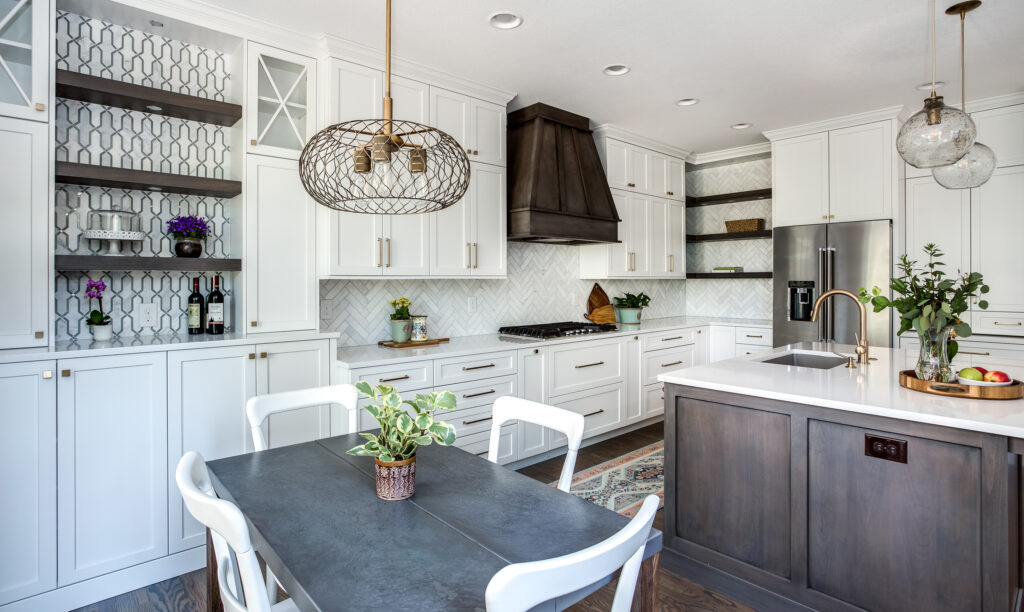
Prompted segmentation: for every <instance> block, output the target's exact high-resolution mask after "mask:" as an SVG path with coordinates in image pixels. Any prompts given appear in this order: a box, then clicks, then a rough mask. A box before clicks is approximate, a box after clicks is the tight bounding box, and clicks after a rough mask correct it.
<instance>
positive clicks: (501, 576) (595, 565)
mask: <svg viewBox="0 0 1024 612" xmlns="http://www.w3.org/2000/svg"><path fill="white" fill-rule="evenodd" d="M659 505H661V502H660V500H659V499H658V497H657V496H656V495H649V496H648V497H647V499H645V500H644V503H643V505H642V506H641V507H640V511H639V512H637V514H636V516H635V517H633V520H631V521H630V522H629V524H628V525H626V526H625V527H623V528H622V529H621V530H620V531H619V532H618V533H616V534H615V535H613V536H612V537H610V538H608V539H607V540H604V541H603V542H598V543H597V544H594V545H593V546H591V547H589V548H585V549H583V550H581V551H578V552H574V553H569V554H568V555H563V556H561V557H555V558H553V559H544V560H541V561H530V562H528V563H513V564H512V565H507V566H505V567H504V568H502V569H501V570H499V571H498V573H497V574H495V575H494V577H493V578H491V582H490V583H489V584H488V585H487V591H486V595H485V597H486V600H487V612H522V611H525V610H529V609H530V608H533V607H534V606H536V605H538V604H541V603H544V602H546V601H549V600H551V599H555V598H556V597H560V596H562V595H567V594H569V593H573V592H575V591H578V590H580V589H582V588H584V587H586V586H588V585H591V584H594V583H595V582H597V581H598V580H601V579H602V578H604V577H606V576H609V575H611V574H612V573H613V572H614V571H615V570H617V569H619V568H620V567H621V568H622V571H621V572H620V573H619V582H618V586H617V587H616V588H615V599H614V600H613V601H612V612H627V611H628V610H629V609H630V605H631V604H632V602H633V592H634V591H635V590H636V580H637V576H639V574H640V564H641V563H642V562H643V557H644V548H645V546H646V544H647V537H648V536H649V535H650V533H651V524H652V523H653V522H654V515H655V513H657V512H658V506H659Z"/></svg>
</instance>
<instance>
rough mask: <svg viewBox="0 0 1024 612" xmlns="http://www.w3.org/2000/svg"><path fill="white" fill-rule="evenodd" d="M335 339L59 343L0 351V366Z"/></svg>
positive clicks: (230, 336) (229, 336)
mask: <svg viewBox="0 0 1024 612" xmlns="http://www.w3.org/2000/svg"><path fill="white" fill-rule="evenodd" d="M331 338H335V339H336V338H338V332H322V331H313V330H309V331H294V332H273V333H266V334H250V335H248V336H247V335H244V334H239V333H236V332H232V333H226V334H223V335H220V336H211V335H207V334H203V335H200V336H188V335H180V336H179V335H171V334H166V335H164V334H158V335H154V336H132V337H130V338H127V339H125V340H113V341H111V342H92V341H91V340H90V341H87V342H81V343H70V342H67V341H62V342H58V343H57V346H56V347H55V350H53V351H50V350H48V349H46V348H39V349H11V350H6V351H0V363H16V362H25V361H44V360H48V359H73V358H76V357H100V356H104V355H127V354H132V353H156V352H161V351H180V350H188V349H199V348H205V349H213V348H222V347H229V346H243V345H252V344H267V343H273V342H299V341H302V340H329V339H331Z"/></svg>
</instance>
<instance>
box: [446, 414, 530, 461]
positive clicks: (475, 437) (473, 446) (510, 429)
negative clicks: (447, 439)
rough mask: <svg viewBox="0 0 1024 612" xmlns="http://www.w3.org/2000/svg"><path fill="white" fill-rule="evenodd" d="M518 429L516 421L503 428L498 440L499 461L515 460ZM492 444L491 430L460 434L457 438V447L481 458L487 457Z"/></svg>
mask: <svg viewBox="0 0 1024 612" xmlns="http://www.w3.org/2000/svg"><path fill="white" fill-rule="evenodd" d="M518 435H519V434H518V431H517V429H516V425H515V423H513V424H511V425H506V426H504V427H502V428H501V439H500V441H499V442H498V463H500V464H505V463H510V462H512V461H515V460H516V459H517V457H516V445H517V442H518V441H517V439H516V438H517V437H518ZM490 444H491V432H490V431H483V432H480V433H475V434H470V435H467V436H459V437H458V438H456V439H455V447H456V448H461V449H462V450H464V451H466V452H467V453H473V454H474V455H476V456H477V457H480V458H481V459H486V458H487V450H488V448H489V447H490Z"/></svg>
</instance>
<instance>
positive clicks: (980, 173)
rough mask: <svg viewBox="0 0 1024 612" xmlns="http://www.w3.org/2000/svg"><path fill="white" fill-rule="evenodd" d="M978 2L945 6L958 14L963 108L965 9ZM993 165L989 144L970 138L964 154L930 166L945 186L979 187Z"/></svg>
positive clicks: (964, 106) (964, 105)
mask: <svg viewBox="0 0 1024 612" xmlns="http://www.w3.org/2000/svg"><path fill="white" fill-rule="evenodd" d="M979 6H981V2H980V0H968V1H967V2H960V3H958V4H954V5H953V6H951V7H949V8H948V9H946V14H947V15H960V104H961V108H962V109H963V111H964V112H965V113H966V112H967V86H966V76H967V71H966V69H965V68H964V18H965V17H966V15H967V13H969V12H970V11H973V10H974V9H976V8H978V7H979ZM995 169H996V154H995V153H994V152H993V151H992V149H990V148H989V147H987V146H985V145H983V144H981V143H980V142H978V141H974V144H973V145H971V148H970V149H968V151H967V154H966V155H964V156H963V157H961V158H960V159H958V160H957V161H956V162H954V163H952V164H949V165H948V166H939V167H937V168H932V176H933V177H935V182H937V183H938V184H940V185H942V186H943V187H945V188H946V189H970V188H972V187H981V186H982V185H984V184H985V183H986V182H987V181H988V179H990V178H991V177H992V171H993V170H995Z"/></svg>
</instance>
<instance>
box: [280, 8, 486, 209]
mask: <svg viewBox="0 0 1024 612" xmlns="http://www.w3.org/2000/svg"><path fill="white" fill-rule="evenodd" d="M386 10H387V17H386V21H387V37H386V39H385V40H386V42H385V63H384V74H385V77H384V118H383V119H361V120H357V121H345V122H342V123H337V124H335V125H332V126H329V127H327V128H324V129H323V130H321V131H320V132H317V133H316V134H315V135H314V136H313V137H312V138H310V139H309V142H308V143H306V147H305V148H304V149H303V150H302V155H300V156H299V176H300V177H301V179H302V185H303V187H305V189H306V191H307V192H308V193H309V195H311V196H312V197H313V199H314V200H316V201H317V202H319V203H320V204H322V205H324V206H326V207H328V208H332V209H335V210H340V211H345V212H356V213H367V214H384V215H404V214H418V213H428V212H434V211H438V210H442V209H444V208H447V207H449V206H451V205H453V204H456V203H457V202H459V200H461V199H462V196H464V195H465V193H466V190H467V189H469V174H470V169H469V158H468V157H466V153H465V151H464V150H463V148H462V146H461V145H460V144H459V143H458V142H457V141H456V140H455V139H454V138H452V137H451V136H449V135H448V134H446V133H444V132H442V131H441V130H439V129H437V128H434V127H431V126H429V125H423V124H422V123H416V122H414V121H401V120H397V119H394V118H393V113H392V106H393V103H392V100H391V0H387V9H386Z"/></svg>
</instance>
